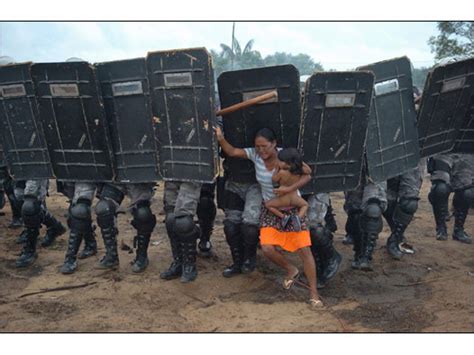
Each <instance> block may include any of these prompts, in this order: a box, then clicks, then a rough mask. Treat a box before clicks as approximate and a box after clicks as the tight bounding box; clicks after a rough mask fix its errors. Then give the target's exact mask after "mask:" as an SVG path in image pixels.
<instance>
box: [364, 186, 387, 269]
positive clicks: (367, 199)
mask: <svg viewBox="0 0 474 355" xmlns="http://www.w3.org/2000/svg"><path fill="white" fill-rule="evenodd" d="M385 189H386V184H385V183H381V184H371V183H370V184H368V185H366V186H365V188H364V194H363V198H362V206H363V212H362V216H361V231H362V255H361V257H360V269H361V270H364V271H370V270H372V254H373V252H374V249H375V246H376V243H377V238H378V235H379V233H380V232H381V231H382V228H383V221H382V213H383V211H384V210H385V209H386V207H387V197H386V192H385V191H386V190H385Z"/></svg>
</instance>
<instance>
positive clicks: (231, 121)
mask: <svg viewBox="0 0 474 355" xmlns="http://www.w3.org/2000/svg"><path fill="white" fill-rule="evenodd" d="M217 84H218V87H219V98H220V102H221V107H222V108H225V107H228V106H231V105H234V104H237V103H239V102H242V101H246V100H248V99H251V98H254V97H256V96H259V95H262V94H265V93H267V92H270V91H274V90H275V91H277V93H278V96H277V97H276V98H273V99H270V100H268V101H264V102H262V103H259V104H257V105H255V106H251V107H248V108H245V109H243V110H240V111H236V112H233V113H231V114H229V115H226V116H224V117H223V123H224V134H225V137H226V139H227V140H228V141H229V143H230V144H232V145H233V146H234V147H238V148H246V147H253V146H254V145H255V142H254V138H255V134H256V133H257V131H258V130H260V129H261V128H264V127H268V128H271V129H272V130H273V131H274V132H275V134H276V136H277V143H278V146H279V147H296V146H297V145H298V135H299V130H300V123H301V96H300V89H299V84H300V83H299V73H298V70H297V69H296V68H295V67H294V66H293V65H281V66H273V67H265V68H256V69H246V70H236V71H229V72H224V73H222V74H221V75H220V76H219V78H218V79H217ZM224 168H225V174H226V178H227V179H229V180H233V181H237V182H254V181H255V170H254V166H253V163H252V162H250V161H247V160H242V159H235V158H225V161H224Z"/></svg>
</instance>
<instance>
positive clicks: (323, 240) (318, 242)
mask: <svg viewBox="0 0 474 355" xmlns="http://www.w3.org/2000/svg"><path fill="white" fill-rule="evenodd" d="M309 234H310V237H311V245H314V246H316V247H324V246H327V245H329V244H331V242H332V239H333V236H332V233H331V231H330V230H329V229H327V228H326V227H324V226H322V225H318V226H317V227H315V228H311V229H310V231H309Z"/></svg>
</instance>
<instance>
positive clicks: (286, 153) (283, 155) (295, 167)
mask: <svg viewBox="0 0 474 355" xmlns="http://www.w3.org/2000/svg"><path fill="white" fill-rule="evenodd" d="M278 159H279V160H281V161H282V162H285V163H287V164H288V165H289V166H290V173H292V174H295V175H303V157H302V156H301V154H300V152H299V151H298V149H296V148H285V149H282V150H280V151H279V152H278Z"/></svg>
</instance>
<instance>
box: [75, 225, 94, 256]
mask: <svg viewBox="0 0 474 355" xmlns="http://www.w3.org/2000/svg"><path fill="white" fill-rule="evenodd" d="M94 228H95V226H94ZM94 228H91V231H89V232H87V233H85V234H84V249H83V250H82V251H81V252H80V253H79V255H78V256H77V258H78V259H86V258H88V257H90V256H93V255H95V254H97V241H96V239H95V232H94Z"/></svg>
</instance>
